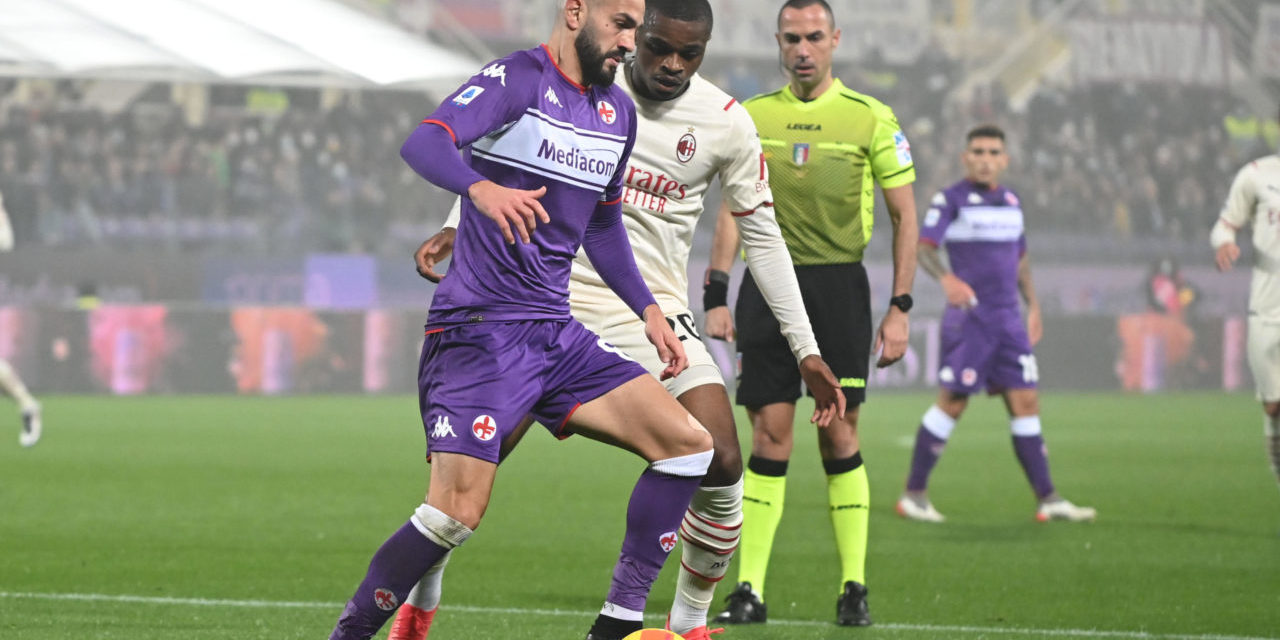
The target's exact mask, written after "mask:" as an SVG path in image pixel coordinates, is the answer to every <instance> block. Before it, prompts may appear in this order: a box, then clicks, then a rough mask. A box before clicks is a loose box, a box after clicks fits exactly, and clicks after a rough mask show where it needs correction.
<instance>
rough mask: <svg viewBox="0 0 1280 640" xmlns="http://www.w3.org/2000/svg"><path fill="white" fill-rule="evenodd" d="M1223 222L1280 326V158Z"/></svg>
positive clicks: (1255, 303)
mask: <svg viewBox="0 0 1280 640" xmlns="http://www.w3.org/2000/svg"><path fill="white" fill-rule="evenodd" d="M1222 220H1223V222H1226V223H1227V224H1229V225H1231V227H1232V228H1234V229H1240V228H1242V227H1244V226H1245V225H1246V224H1250V223H1252V224H1253V247H1254V249H1256V250H1257V254H1256V255H1257V258H1256V264H1255V265H1254V268H1253V283H1252V285H1251V287H1250V291H1249V313H1250V314H1251V315H1254V316H1255V317H1259V318H1262V319H1263V320H1266V321H1269V322H1280V156H1274V155H1273V156H1268V157H1266V158H1262V159H1259V160H1255V161H1253V162H1250V163H1249V164H1247V165H1245V166H1244V168H1243V169H1241V170H1240V172H1239V173H1237V174H1236V179H1235V182H1233V183H1232V184H1231V193H1230V194H1229V195H1228V196H1227V204H1226V205H1225V206H1224V207H1223V208H1222ZM576 275H577V265H574V276H575V277H576Z"/></svg>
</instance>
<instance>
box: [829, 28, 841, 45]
mask: <svg viewBox="0 0 1280 640" xmlns="http://www.w3.org/2000/svg"><path fill="white" fill-rule="evenodd" d="M838 46H840V30H839V29H836V30H835V31H832V32H831V48H833V49H834V48H836V47H838Z"/></svg>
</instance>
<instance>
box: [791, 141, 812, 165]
mask: <svg viewBox="0 0 1280 640" xmlns="http://www.w3.org/2000/svg"><path fill="white" fill-rule="evenodd" d="M808 161H809V143H808V142H797V143H795V145H794V146H792V147H791V162H793V163H795V165H796V166H797V167H803V166H804V163H806V162H808Z"/></svg>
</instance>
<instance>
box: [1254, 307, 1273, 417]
mask: <svg viewBox="0 0 1280 640" xmlns="http://www.w3.org/2000/svg"><path fill="white" fill-rule="evenodd" d="M1248 343H1249V347H1248V351H1249V369H1250V370H1252V371H1253V382H1254V384H1255V385H1257V388H1258V400H1260V401H1262V402H1280V324H1277V323H1275V322H1274V321H1265V320H1263V319H1261V318H1257V317H1252V318H1249V338H1248Z"/></svg>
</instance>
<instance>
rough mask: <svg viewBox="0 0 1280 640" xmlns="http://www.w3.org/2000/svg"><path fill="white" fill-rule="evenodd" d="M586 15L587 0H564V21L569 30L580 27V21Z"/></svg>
mask: <svg viewBox="0 0 1280 640" xmlns="http://www.w3.org/2000/svg"><path fill="white" fill-rule="evenodd" d="M586 16H587V0H565V3H564V22H565V26H567V27H569V29H570V30H571V31H577V30H578V29H580V28H582V21H583V20H584V19H585V18H586Z"/></svg>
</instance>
